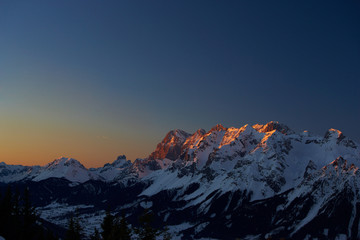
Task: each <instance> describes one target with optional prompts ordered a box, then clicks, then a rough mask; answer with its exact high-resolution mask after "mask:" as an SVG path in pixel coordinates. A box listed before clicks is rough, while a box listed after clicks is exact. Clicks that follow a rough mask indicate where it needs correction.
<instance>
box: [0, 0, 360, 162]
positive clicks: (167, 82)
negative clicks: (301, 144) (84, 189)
mask: <svg viewBox="0 0 360 240" xmlns="http://www.w3.org/2000/svg"><path fill="white" fill-rule="evenodd" d="M359 12H360V2H359V1H328V0H326V1H208V0H206V1H137V0H136V1H90V0H88V1H55V0H53V1H52V0H49V1H45V0H44V1H28V0H25V1H5V0H0V162H1V161H4V162H6V163H8V164H23V165H33V164H40V165H44V164H46V163H48V162H50V161H52V160H53V159H54V158H56V157H59V156H69V157H73V158H76V159H78V160H79V161H81V162H82V163H83V164H84V165H85V166H87V167H93V166H101V165H103V164H104V163H106V162H112V161H113V160H115V159H116V157H117V155H120V154H125V155H127V157H128V159H131V160H135V158H142V157H146V156H147V155H148V154H149V153H150V152H151V151H153V150H154V149H155V147H156V144H157V143H158V142H159V141H161V139H162V138H163V137H164V136H165V134H166V133H167V132H168V131H169V130H171V129H176V128H180V129H183V130H185V131H188V132H194V131H195V130H196V129H199V128H205V129H206V130H209V129H210V128H211V127H212V126H213V125H215V124H217V123H222V124H223V125H224V126H227V127H230V126H235V127H241V126H243V125H244V124H247V123H249V124H255V123H266V122H268V121H271V120H275V121H279V122H282V123H285V124H287V125H288V126H289V127H290V128H292V129H294V130H296V131H302V130H305V129H306V130H309V131H312V132H314V133H316V134H320V135H323V134H324V133H325V131H326V130H327V129H329V128H337V129H340V130H341V131H343V133H344V134H345V135H346V136H349V137H351V138H352V139H354V140H356V141H358V142H359V141H360V137H359V136H360V127H359V125H360V14H359Z"/></svg>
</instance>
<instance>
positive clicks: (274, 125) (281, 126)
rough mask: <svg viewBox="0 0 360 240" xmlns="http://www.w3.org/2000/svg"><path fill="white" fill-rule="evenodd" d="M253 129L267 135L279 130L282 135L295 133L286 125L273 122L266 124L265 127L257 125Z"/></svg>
mask: <svg viewBox="0 0 360 240" xmlns="http://www.w3.org/2000/svg"><path fill="white" fill-rule="evenodd" d="M253 128H254V129H255V130H256V131H258V132H261V133H267V132H271V131H274V130H277V131H279V132H281V133H282V134H292V133H294V131H292V130H291V129H290V128H289V127H288V126H286V125H285V124H282V123H279V122H277V121H271V122H268V123H266V124H265V125H261V124H255V125H253Z"/></svg>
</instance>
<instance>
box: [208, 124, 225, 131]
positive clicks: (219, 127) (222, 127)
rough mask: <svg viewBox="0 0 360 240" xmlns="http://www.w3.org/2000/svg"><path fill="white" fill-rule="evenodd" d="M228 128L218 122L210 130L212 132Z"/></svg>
mask: <svg viewBox="0 0 360 240" xmlns="http://www.w3.org/2000/svg"><path fill="white" fill-rule="evenodd" d="M226 130H227V128H226V127H224V126H223V125H222V124H216V125H215V126H214V127H212V128H211V129H210V131H209V133H211V132H219V131H226Z"/></svg>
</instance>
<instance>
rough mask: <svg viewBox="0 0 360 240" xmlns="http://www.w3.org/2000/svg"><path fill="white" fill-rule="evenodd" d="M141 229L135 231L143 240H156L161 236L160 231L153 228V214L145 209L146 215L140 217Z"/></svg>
mask: <svg viewBox="0 0 360 240" xmlns="http://www.w3.org/2000/svg"><path fill="white" fill-rule="evenodd" d="M139 222H140V227H139V228H136V229H135V232H136V233H137V234H138V235H139V239H141V240H155V239H156V236H159V235H160V233H161V232H160V231H159V230H157V229H155V228H153V227H152V226H151V224H152V222H153V214H152V213H151V212H150V211H149V209H145V210H144V213H143V214H142V215H141V216H140V217H139Z"/></svg>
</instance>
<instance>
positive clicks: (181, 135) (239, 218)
mask: <svg viewBox="0 0 360 240" xmlns="http://www.w3.org/2000/svg"><path fill="white" fill-rule="evenodd" d="M358 166H360V148H359V144H358V143H356V142H354V141H352V140H351V139H349V138H347V137H346V136H345V135H344V134H343V133H342V132H340V131H339V130H336V129H329V130H328V131H327V132H326V133H325V134H324V136H317V135H314V134H311V133H309V132H307V131H304V132H301V133H296V132H295V131H293V130H291V129H290V128H289V127H287V126H286V125H284V124H280V123H278V122H269V123H267V124H264V125H262V124H255V125H253V126H250V125H245V126H242V127H240V128H235V127H229V128H227V127H224V126H222V125H220V124H218V125H216V126H214V127H213V128H212V129H211V130H210V131H208V132H206V131H205V130H203V129H199V130H198V131H196V132H195V133H193V134H190V133H187V132H185V131H182V130H179V129H177V130H173V131H170V132H169V133H168V134H167V135H166V136H165V138H164V139H163V140H162V141H161V142H160V143H159V144H158V145H157V147H156V149H155V151H154V152H153V153H151V154H150V155H149V157H148V158H145V159H136V160H135V161H133V162H132V161H129V160H127V159H126V157H125V156H123V155H122V156H119V158H118V159H117V160H115V161H114V162H113V163H108V164H105V165H104V166H103V167H100V168H90V169H87V168H85V167H84V166H83V165H82V164H81V163H80V162H78V161H77V160H75V159H71V158H59V159H56V160H54V161H53V162H51V163H49V164H47V165H46V166H20V165H16V166H15V165H7V164H5V163H0V187H1V190H2V191H4V189H5V188H6V186H7V185H8V184H12V185H16V186H17V188H20V189H21V188H25V187H28V188H29V190H30V192H31V195H32V201H33V202H34V204H35V205H36V207H37V211H38V213H39V214H40V216H41V217H42V218H43V219H44V220H46V221H49V222H51V223H54V224H56V225H58V226H60V227H65V226H66V223H67V217H68V216H69V213H70V212H72V211H73V210H74V209H79V214H80V217H81V219H82V223H83V225H84V228H85V231H86V233H87V234H91V233H92V231H93V230H94V228H95V227H97V228H99V226H100V223H101V221H102V219H103V216H104V215H105V209H107V208H109V206H110V208H111V211H112V213H114V214H121V213H122V212H124V213H125V214H126V218H127V220H128V221H129V222H130V223H131V224H133V225H136V224H137V223H136V222H137V219H138V217H139V215H140V214H141V213H142V212H143V209H150V210H151V211H152V212H153V213H154V214H155V219H154V224H155V225H157V226H165V225H166V226H168V228H169V232H170V233H171V234H172V236H173V237H174V239H201V238H213V239H236V238H241V239H265V238H268V237H272V238H273V239H275V238H286V239H314V238H318V239H341V238H343V239H358V238H360V231H359V229H360V222H359V219H360V176H359V174H360V173H359V171H358Z"/></svg>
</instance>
